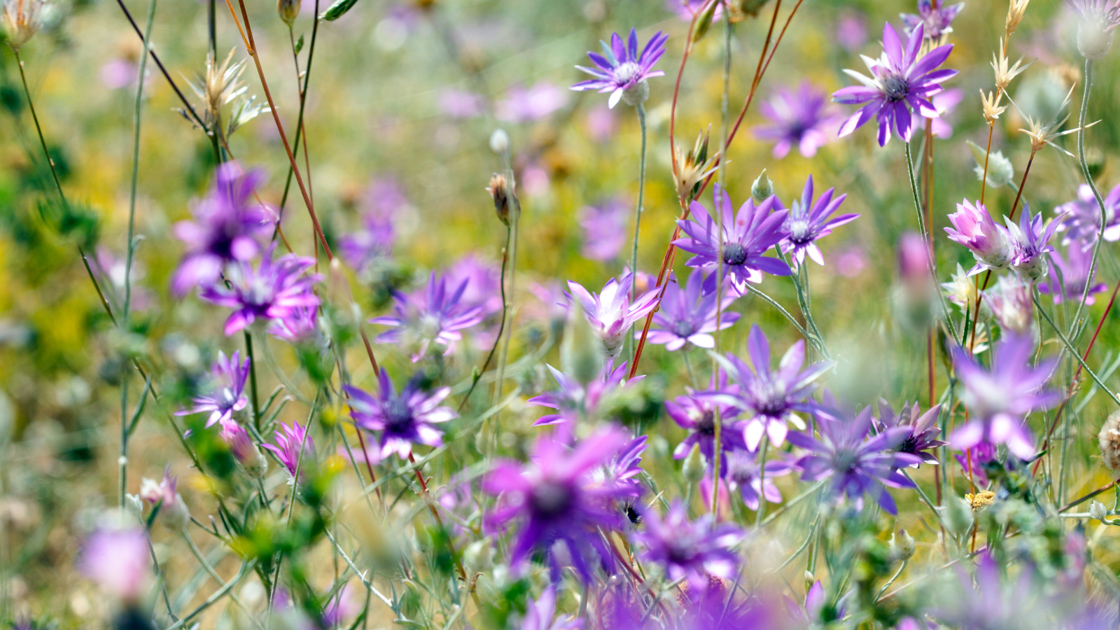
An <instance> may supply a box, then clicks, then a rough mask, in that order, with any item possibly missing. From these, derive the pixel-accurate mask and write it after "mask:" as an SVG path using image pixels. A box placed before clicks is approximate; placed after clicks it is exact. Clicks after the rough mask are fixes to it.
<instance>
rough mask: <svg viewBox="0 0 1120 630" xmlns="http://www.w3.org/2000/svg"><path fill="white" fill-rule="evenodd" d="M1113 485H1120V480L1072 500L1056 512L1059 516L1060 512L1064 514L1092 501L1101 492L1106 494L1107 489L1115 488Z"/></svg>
mask: <svg viewBox="0 0 1120 630" xmlns="http://www.w3.org/2000/svg"><path fill="white" fill-rule="evenodd" d="M1115 485H1120V479H1117V480H1115V481H1110V482H1108V483H1106V484H1104V485H1103V486H1101V487H1099V488H1097V489H1096V490H1094V491H1092V492H1090V493H1089V494H1087V495H1085V496H1083V497H1081V498H1080V499H1074V500H1073V501H1070V502H1069V503H1067V504H1065V505H1064V506H1062V508H1061V509H1060V510H1058V513H1059V514H1061V513H1062V512H1065V511H1066V510H1068V509H1070V508H1073V507H1076V506H1078V505H1081V504H1082V503H1084V502H1086V501H1088V500H1089V499H1092V498H1093V497H1095V496H1097V495H1099V494H1101V493H1102V492H1107V491H1108V489H1109V488H1111V487H1112V486H1115Z"/></svg>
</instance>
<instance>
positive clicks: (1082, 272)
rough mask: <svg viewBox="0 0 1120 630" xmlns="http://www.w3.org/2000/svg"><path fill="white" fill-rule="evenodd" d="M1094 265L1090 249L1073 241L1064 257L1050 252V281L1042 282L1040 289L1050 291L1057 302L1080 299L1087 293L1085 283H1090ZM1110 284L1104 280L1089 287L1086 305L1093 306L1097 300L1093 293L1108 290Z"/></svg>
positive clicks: (1045, 291)
mask: <svg viewBox="0 0 1120 630" xmlns="http://www.w3.org/2000/svg"><path fill="white" fill-rule="evenodd" d="M1092 265H1093V255H1092V253H1091V252H1090V250H1087V249H1082V248H1081V247H1080V246H1079V245H1078V244H1075V243H1071V244H1070V246H1069V247H1068V248H1066V255H1065V257H1064V258H1063V257H1062V255H1061V254H1059V253H1058V252H1056V251H1054V252H1050V273H1049V276H1050V281H1049V282H1041V283H1039V285H1038V290H1039V291H1041V292H1042V293H1049V294H1050V297H1051V298H1052V299H1053V300H1054V303H1055V304H1061V303H1062V302H1063V301H1064V300H1075V301H1080V300H1081V296H1082V295H1086V294H1085V285H1086V284H1089V283H1090V282H1091V280H1090V279H1089V271H1090V269H1091V268H1092ZM1107 290H1108V285H1107V284H1105V283H1103V282H1098V283H1097V284H1094V285H1092V286H1091V287H1089V293H1088V295H1086V298H1085V305H1086V306H1092V305H1093V303H1094V302H1095V301H1096V298H1094V297H1093V294H1095V293H1100V292H1102V291H1107Z"/></svg>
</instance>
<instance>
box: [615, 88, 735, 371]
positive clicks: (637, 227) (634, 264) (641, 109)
mask: <svg viewBox="0 0 1120 630" xmlns="http://www.w3.org/2000/svg"><path fill="white" fill-rule="evenodd" d="M634 109H635V110H636V111H637V112H638V127H639V128H640V129H641V131H642V151H641V153H640V154H639V157H638V208H637V210H636V211H635V213H634V244H633V246H632V247H631V248H630V302H631V303H633V302H636V301H637V300H638V237H639V235H640V234H641V229H642V204H643V202H644V201H645V199H644V197H645V190H646V107H645V105H643V104H642V103H638V104H637V105H636V106H635V107H634ZM717 327H718V323H717ZM626 346H627V347H629V348H633V347H634V325H633V324H631V325H630V332H629V333H627V335H626ZM630 361H631V362H633V361H634V353H633V350H632V351H631V352H630Z"/></svg>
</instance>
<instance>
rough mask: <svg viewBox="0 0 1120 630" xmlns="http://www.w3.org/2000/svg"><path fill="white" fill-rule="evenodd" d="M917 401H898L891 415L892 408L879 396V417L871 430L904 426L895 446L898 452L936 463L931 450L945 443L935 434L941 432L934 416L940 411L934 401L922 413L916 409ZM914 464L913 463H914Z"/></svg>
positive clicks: (923, 461)
mask: <svg viewBox="0 0 1120 630" xmlns="http://www.w3.org/2000/svg"><path fill="white" fill-rule="evenodd" d="M920 412H921V409H920V408H919V407H918V403H917V402H915V403H914V404H913V405H911V404H910V403H909V402H904V403H902V409H900V410H899V412H898V414H897V415H895V412H894V409H893V408H892V407H891V406H890V403H888V402H887V401H885V400H882V399H880V400H879V417H878V418H877V419H875V430H876V431H877V432H879V433H883V432H885V431H889V430H890V429H894V428H896V427H902V428H904V429H906V430H907V434H906V437H905V439H903V440H902V442H901V443H899V445H898V446H896V447H895V450H897V451H898V452H899V453H906V454H909V455H914V456H916V457H918V458H919V459H920V460H921V463H924V464H935V465H936V464H937V463H938V461H937V457H935V456H934V454H933V453H932V452H931V451H932V449H935V448H937V447H939V446H945V445H946V444H948V442H943V441H941V440H939V439H937V438H939V437H940V436H941V428H940V427H939V426H937V416H938V414H939V413H940V412H941V405H934V406H933V407H931V408H930V409H929V410H927V411H926V412H925V413H920ZM915 466H917V464H915Z"/></svg>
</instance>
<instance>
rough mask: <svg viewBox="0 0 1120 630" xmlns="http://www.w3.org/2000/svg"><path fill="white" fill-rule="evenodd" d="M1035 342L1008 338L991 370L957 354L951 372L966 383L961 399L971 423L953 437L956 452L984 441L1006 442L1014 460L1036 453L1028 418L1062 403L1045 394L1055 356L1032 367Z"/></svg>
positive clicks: (999, 346) (1020, 337) (1055, 395)
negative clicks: (1026, 420) (1015, 457)
mask: <svg viewBox="0 0 1120 630" xmlns="http://www.w3.org/2000/svg"><path fill="white" fill-rule="evenodd" d="M1033 355H1034V342H1033V341H1032V340H1031V338H1030V337H1029V336H1026V335H1014V334H1012V335H1007V336H1004V338H1003V339H1001V340H1000V342H999V344H997V345H996V348H995V353H994V356H993V358H992V369H991V370H990V371H989V370H987V369H985V368H984V367H983V366H982V365H980V364H979V363H977V362H976V361H975V360H974V359H973V358H972V357H970V356H969V355H968V353H967V352H966V351H965V350H963V349H961V348H957V349H956V350H955V351H954V352H953V368H954V369H955V370H956V372H957V377H958V378H959V379H960V380H961V382H963V383H964V394H963V395H962V396H961V399H962V401H963V402H964V404H965V406H966V407H968V410H969V412H970V413H971V419H970V420H969V422H968V423H967V424H965V425H964V426H960V427H958V428H957V429H956V430H955V431H954V432H953V434H952V435H951V436H950V437H949V442H950V443H951V444H952V445H953V447H954V448H959V449H968V448H972V447H973V446H976V445H977V444H979V443H980V442H981V441H987V442H990V443H992V444H1006V445H1007V448H1008V449H1010V450H1011V452H1012V453H1014V454H1015V455H1016V456H1018V457H1020V458H1024V459H1025V458H1028V457H1031V456H1032V455H1034V453H1035V450H1034V442H1033V440H1032V439H1031V435H1030V431H1028V429H1027V426H1026V424H1025V416H1026V415H1027V414H1028V413H1030V412H1032V411H1037V410H1042V409H1049V408H1050V407H1051V406H1053V405H1054V404H1055V403H1057V402H1058V401H1059V400H1060V399H1061V396H1062V395H1061V392H1058V391H1057V390H1043V389H1042V387H1043V386H1044V385H1045V384H1046V382H1047V381H1048V380H1049V379H1050V374H1051V372H1052V371H1053V367H1054V365H1055V364H1056V363H1057V359H1056V358H1052V359H1047V360H1044V361H1041V362H1039V364H1038V365H1035V366H1033V367H1032V366H1031V365H1030V360H1031V357H1032V356H1033Z"/></svg>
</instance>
